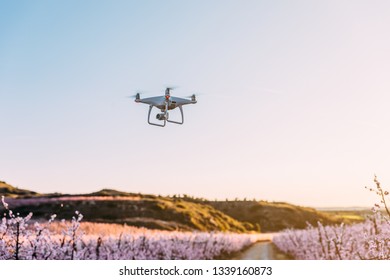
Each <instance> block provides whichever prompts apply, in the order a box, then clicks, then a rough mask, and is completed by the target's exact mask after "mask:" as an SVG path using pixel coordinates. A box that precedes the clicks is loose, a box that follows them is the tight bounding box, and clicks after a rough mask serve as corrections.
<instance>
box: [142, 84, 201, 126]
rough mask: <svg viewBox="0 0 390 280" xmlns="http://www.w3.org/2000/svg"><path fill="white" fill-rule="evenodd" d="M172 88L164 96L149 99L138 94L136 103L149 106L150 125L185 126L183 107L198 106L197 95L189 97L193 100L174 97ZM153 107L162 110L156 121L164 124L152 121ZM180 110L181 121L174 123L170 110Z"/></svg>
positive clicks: (167, 89)
mask: <svg viewBox="0 0 390 280" xmlns="http://www.w3.org/2000/svg"><path fill="white" fill-rule="evenodd" d="M171 90H172V88H169V87H168V88H166V90H165V95H163V96H154V97H148V98H141V97H140V94H139V93H137V94H136V95H135V100H134V101H135V102H136V103H145V104H149V113H148V124H150V125H155V126H160V127H164V126H165V124H166V123H167V122H170V123H174V124H183V123H184V114H183V106H184V105H187V104H196V102H197V101H196V96H195V94H193V95H191V96H189V98H191V99H186V98H181V97H174V96H171ZM153 107H156V108H158V109H160V110H161V113H158V114H157V115H156V119H157V120H159V121H163V123H155V122H151V121H150V113H151V112H152V109H153ZM176 108H179V109H180V113H181V121H173V120H170V119H169V113H168V111H169V110H173V109H176Z"/></svg>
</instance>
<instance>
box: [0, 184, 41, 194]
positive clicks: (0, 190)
mask: <svg viewBox="0 0 390 280" xmlns="http://www.w3.org/2000/svg"><path fill="white" fill-rule="evenodd" d="M2 195H4V196H7V197H31V196H36V195H38V193H36V192H33V191H29V190H23V189H19V188H16V187H13V186H11V185H9V184H7V183H6V182H4V181H0V196H2Z"/></svg>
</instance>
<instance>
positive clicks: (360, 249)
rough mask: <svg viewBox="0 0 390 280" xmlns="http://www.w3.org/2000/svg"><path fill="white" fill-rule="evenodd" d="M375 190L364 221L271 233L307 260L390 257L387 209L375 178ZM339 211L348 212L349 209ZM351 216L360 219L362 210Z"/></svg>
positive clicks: (281, 246) (286, 249) (280, 245)
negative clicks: (374, 197)
mask: <svg viewBox="0 0 390 280" xmlns="http://www.w3.org/2000/svg"><path fill="white" fill-rule="evenodd" d="M375 183H376V188H375V189H373V188H370V189H369V190H370V191H372V192H375V193H376V194H377V195H378V197H379V198H380V202H379V203H377V204H375V206H374V207H373V209H372V213H371V215H369V216H368V218H367V219H366V220H365V221H364V222H360V223H356V224H352V225H345V224H341V225H332V226H324V225H322V224H321V223H320V222H319V223H318V225H317V227H313V226H311V225H309V226H308V227H307V228H306V229H305V230H285V231H283V232H281V233H280V234H278V235H277V236H276V237H274V239H273V241H274V243H275V245H276V246H277V247H278V248H279V249H280V250H281V251H283V252H284V253H286V254H288V255H290V256H291V257H293V258H294V259H307V260H359V259H360V260H390V211H389V208H388V206H387V201H386V198H387V196H388V195H389V192H388V191H385V190H383V189H382V187H381V185H380V183H379V182H378V181H377V179H376V178H375ZM340 214H343V215H349V216H351V214H350V213H349V212H342V213H340ZM352 216H354V217H355V219H356V220H358V221H360V220H361V218H360V217H361V213H360V214H359V213H355V214H353V215H352Z"/></svg>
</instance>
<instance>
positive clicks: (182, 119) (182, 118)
mask: <svg viewBox="0 0 390 280" xmlns="http://www.w3.org/2000/svg"><path fill="white" fill-rule="evenodd" d="M179 109H180V114H181V122H177V121H170V120H169V119H167V122H170V123H175V124H183V123H184V114H183V108H182V107H181V106H179Z"/></svg>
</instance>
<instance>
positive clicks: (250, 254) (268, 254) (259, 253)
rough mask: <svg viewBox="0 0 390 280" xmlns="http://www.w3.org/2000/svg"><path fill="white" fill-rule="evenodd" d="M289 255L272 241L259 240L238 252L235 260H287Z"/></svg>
mask: <svg viewBox="0 0 390 280" xmlns="http://www.w3.org/2000/svg"><path fill="white" fill-rule="evenodd" d="M287 259H288V257H287V256H286V255H284V254H283V253H281V252H279V250H278V249H277V248H276V247H275V245H274V244H272V242H271V241H265V242H258V243H255V244H253V245H252V246H251V247H249V248H248V249H246V250H245V251H242V252H240V253H238V254H237V255H236V256H234V258H233V260H287Z"/></svg>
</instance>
